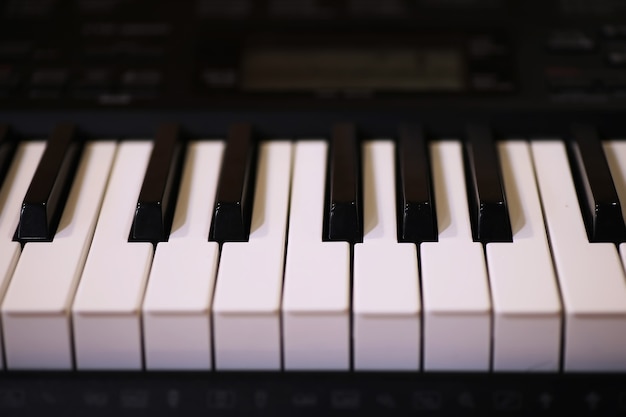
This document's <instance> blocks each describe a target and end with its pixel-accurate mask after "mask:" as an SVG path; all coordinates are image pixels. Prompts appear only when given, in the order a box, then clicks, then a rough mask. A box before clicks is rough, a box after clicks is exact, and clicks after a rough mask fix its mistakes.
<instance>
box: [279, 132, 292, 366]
mask: <svg viewBox="0 0 626 417" xmlns="http://www.w3.org/2000/svg"><path fill="white" fill-rule="evenodd" d="M290 143H291V165H290V166H289V192H288V193H287V221H286V223H287V224H286V225H285V243H284V245H285V246H284V248H283V274H282V277H283V279H282V283H281V286H280V306H279V311H278V330H279V332H280V340H279V346H280V352H279V354H280V370H281V371H284V370H285V338H284V334H285V325H284V322H283V295H284V292H285V273H286V270H287V249H288V248H289V224H290V222H289V219H290V218H291V194H292V191H293V188H292V185H293V170H294V165H295V164H294V161H295V158H296V143H297V142H296V141H290Z"/></svg>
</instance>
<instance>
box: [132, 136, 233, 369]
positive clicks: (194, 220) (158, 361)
mask: <svg viewBox="0 0 626 417" xmlns="http://www.w3.org/2000/svg"><path fill="white" fill-rule="evenodd" d="M223 151H224V143H223V142H221V141H199V142H192V143H190V144H189V146H188V149H187V156H186V160H185V170H184V173H183V177H182V179H181V185H180V191H179V195H178V201H177V204H176V210H175V212H174V219H173V221H172V232H171V233H170V237H169V240H168V241H167V242H161V243H159V244H158V245H157V249H156V252H155V254H154V262H153V264H152V270H151V272H150V279H149V280H148V286H147V289H146V296H145V300H144V303H143V331H144V350H145V359H146V368H147V369H205V370H206V369H211V366H212V364H211V345H212V342H211V316H210V307H211V300H212V298H213V287H214V282H215V273H216V270H217V263H218V260H219V245H218V243H217V242H209V241H208V236H209V229H210V227H211V213H212V212H213V206H214V203H215V194H216V190H217V181H218V178H219V171H220V166H221V160H222V153H223Z"/></svg>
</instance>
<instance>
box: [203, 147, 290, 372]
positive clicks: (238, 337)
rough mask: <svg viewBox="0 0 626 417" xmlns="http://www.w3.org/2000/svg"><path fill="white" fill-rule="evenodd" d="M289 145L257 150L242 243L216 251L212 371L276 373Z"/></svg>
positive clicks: (229, 245) (235, 243)
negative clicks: (249, 218)
mask: <svg viewBox="0 0 626 417" xmlns="http://www.w3.org/2000/svg"><path fill="white" fill-rule="evenodd" d="M291 154H292V146H291V143H289V142H284V141H283V142H279V141H276V142H269V143H265V144H263V145H261V146H260V149H259V162H258V169H257V180H256V188H255V190H256V191H255V197H254V207H253V211H252V223H251V228H250V239H249V241H248V242H231V243H225V244H224V245H223V246H222V256H221V259H220V267H219V272H218V276H217V284H216V288H215V299H214V301H213V321H214V325H215V367H216V368H217V369H254V370H261V369H265V370H280V367H281V349H280V345H281V344H280V337H281V336H280V297H281V293H282V284H283V268H284V252H285V237H286V229H287V209H288V206H289V185H290V180H291Z"/></svg>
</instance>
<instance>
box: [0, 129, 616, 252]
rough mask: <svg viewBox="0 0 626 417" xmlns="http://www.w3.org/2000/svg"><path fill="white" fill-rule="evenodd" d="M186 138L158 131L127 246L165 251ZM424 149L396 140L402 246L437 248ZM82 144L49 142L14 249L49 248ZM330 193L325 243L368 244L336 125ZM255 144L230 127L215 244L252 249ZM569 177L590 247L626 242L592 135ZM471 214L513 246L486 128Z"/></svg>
mask: <svg viewBox="0 0 626 417" xmlns="http://www.w3.org/2000/svg"><path fill="white" fill-rule="evenodd" d="M186 140H187V138H185V137H184V135H183V132H182V130H181V128H180V127H179V126H178V125H175V124H165V125H162V126H161V127H160V128H159V129H158V131H157V134H156V139H155V142H154V148H153V151H152V155H151V157H150V161H149V164H148V168H147V170H146V174H145V178H144V182H143V186H142V188H141V192H140V194H139V198H138V202H137V207H136V212H135V218H134V222H133V225H132V229H131V231H130V236H129V240H131V241H142V242H146V241H147V242H153V243H156V242H159V241H166V240H167V239H168V236H169V232H170V229H171V223H172V218H173V214H174V213H173V211H174V207H175V202H176V198H177V195H178V186H179V182H180V177H181V172H182V165H183V160H184V155H185V142H186ZM16 143H17V140H16V139H15V135H13V134H12V133H11V131H10V129H9V128H8V127H7V126H5V125H2V126H0V181H3V180H4V175H5V173H6V171H7V169H8V166H9V164H10V162H11V158H12V155H13V153H14V152H15V147H16ZM427 143H428V142H427V139H426V136H425V134H424V131H423V129H422V128H421V127H420V126H417V125H406V126H403V127H401V128H400V129H399V131H398V135H397V178H398V181H397V198H398V201H397V207H398V240H399V241H401V242H415V243H419V242H424V241H436V240H437V219H436V210H435V200H434V196H433V190H432V184H431V180H430V166H429V157H428V146H427ZM82 144H83V138H82V137H80V135H79V134H78V132H77V130H76V128H75V127H74V126H73V125H70V124H66V125H60V126H58V127H57V128H56V129H55V130H54V131H53V133H52V135H51V137H50V139H49V141H48V144H47V147H46V151H45V153H44V155H43V156H42V160H41V162H40V164H39V166H38V168H37V170H36V172H35V174H34V177H33V180H32V182H31V185H30V187H29V189H28V191H27V193H26V196H25V198H24V202H23V204H22V208H21V214H20V222H19V225H18V229H17V231H16V239H17V240H19V241H21V242H28V241H51V240H52V239H53V237H54V233H55V232H56V227H57V225H58V221H59V218H60V216H61V214H62V211H63V208H64V206H65V200H66V199H67V194H68V192H69V189H70V187H71V184H72V181H73V177H74V174H75V170H76V166H77V164H78V161H79V159H80V156H81V153H82ZM329 145H330V146H329V153H328V174H327V193H326V201H325V202H324V204H325V219H324V230H323V231H321V232H322V238H323V240H328V241H348V242H351V243H356V242H360V241H362V237H363V217H362V207H363V205H362V190H361V184H362V179H361V161H360V144H359V138H358V135H357V132H356V129H355V127H354V125H352V124H349V123H342V124H337V125H335V126H334V127H333V129H332V132H331V135H330V139H329ZM256 150H257V141H256V140H255V138H254V136H253V132H252V129H251V127H250V126H249V125H248V124H237V125H234V126H232V127H231V129H230V131H229V134H228V139H227V143H226V150H225V153H224V158H223V162H222V169H221V173H220V180H219V184H218V191H217V195H216V203H215V210H214V213H213V214H212V216H213V221H212V226H211V231H210V236H209V239H210V240H213V241H217V242H226V241H246V240H247V239H248V236H249V233H250V219H251V216H252V203H253V200H254V183H255V178H254V176H255V173H256V159H257V151H256ZM568 152H569V157H570V164H571V167H572V174H573V176H574V182H575V184H576V188H577V193H578V196H579V203H580V208H581V212H582V217H583V219H584V221H585V225H586V228H587V232H588V237H589V240H590V241H591V242H623V241H626V226H625V225H624V220H623V217H622V211H621V206H620V202H619V199H618V197H617V192H616V190H615V185H614V183H613V180H612V177H611V174H610V171H609V167H608V163H607V161H606V157H605V155H604V152H603V149H602V144H601V142H600V139H599V135H598V134H597V132H596V131H595V129H594V128H592V127H590V126H586V125H575V126H573V128H572V136H571V138H570V140H568ZM464 163H465V174H466V175H465V176H466V183H467V194H468V203H469V212H470V217H471V225H472V233H473V238H474V240H475V241H480V242H483V243H488V242H507V241H511V240H512V232H511V225H510V220H509V215H508V209H507V205H506V195H505V193H504V188H503V186H502V179H501V170H500V166H499V160H498V157H497V152H496V142H495V138H494V135H493V133H492V131H491V129H489V127H488V126H486V125H471V126H468V128H467V130H466V135H465V140H464Z"/></svg>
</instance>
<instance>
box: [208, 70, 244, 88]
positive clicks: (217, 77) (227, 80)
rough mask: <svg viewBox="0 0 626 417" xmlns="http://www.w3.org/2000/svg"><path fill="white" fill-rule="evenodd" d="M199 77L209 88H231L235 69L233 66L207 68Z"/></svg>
mask: <svg viewBox="0 0 626 417" xmlns="http://www.w3.org/2000/svg"><path fill="white" fill-rule="evenodd" d="M200 79H201V80H202V83H203V84H204V85H205V86H207V87H209V88H233V87H235V85H236V82H237V71H236V70H235V69H234V68H207V69H205V70H204V71H202V73H201V74H200Z"/></svg>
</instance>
